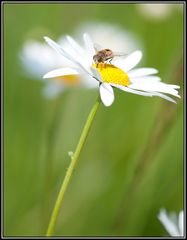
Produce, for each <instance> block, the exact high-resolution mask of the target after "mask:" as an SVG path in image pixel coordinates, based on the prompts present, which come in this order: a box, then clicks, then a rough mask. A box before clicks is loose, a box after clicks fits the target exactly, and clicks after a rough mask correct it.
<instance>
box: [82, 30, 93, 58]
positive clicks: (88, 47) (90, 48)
mask: <svg viewBox="0 0 187 240" xmlns="http://www.w3.org/2000/svg"><path fill="white" fill-rule="evenodd" d="M83 38H84V43H85V47H86V50H87V51H88V53H89V55H90V56H91V57H92V58H93V55H95V49H94V44H93V42H92V40H91V38H90V36H89V35H88V34H86V33H84V35H83Z"/></svg>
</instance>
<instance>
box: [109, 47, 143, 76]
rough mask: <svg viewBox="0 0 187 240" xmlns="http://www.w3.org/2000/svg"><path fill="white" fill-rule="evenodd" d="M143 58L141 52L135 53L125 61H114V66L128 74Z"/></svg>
mask: <svg viewBox="0 0 187 240" xmlns="http://www.w3.org/2000/svg"><path fill="white" fill-rule="evenodd" d="M141 58H142V52H141V51H135V52H133V53H131V54H129V55H128V56H127V57H126V58H125V59H122V58H117V59H115V58H114V59H113V60H112V64H114V65H115V66H116V67H118V68H121V69H122V70H123V71H124V72H128V71H129V70H131V69H132V68H133V67H135V66H136V65H137V64H138V63H139V61H140V60H141Z"/></svg>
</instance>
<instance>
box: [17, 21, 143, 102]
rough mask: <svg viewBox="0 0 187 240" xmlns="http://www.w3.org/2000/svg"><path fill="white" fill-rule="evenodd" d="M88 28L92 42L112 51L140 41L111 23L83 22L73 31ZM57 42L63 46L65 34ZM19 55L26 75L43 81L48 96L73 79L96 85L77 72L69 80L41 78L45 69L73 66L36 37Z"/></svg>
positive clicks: (80, 83) (78, 32)
mask: <svg viewBox="0 0 187 240" xmlns="http://www.w3.org/2000/svg"><path fill="white" fill-rule="evenodd" d="M87 31H88V33H89V34H90V35H91V37H92V38H93V39H94V42H95V43H100V44H101V45H103V46H104V47H105V48H110V49H113V51H120V52H124V53H129V52H131V51H133V50H135V49H136V48H137V47H140V41H138V40H137V39H138V37H137V36H135V35H134V34H132V33H129V32H128V31H126V30H125V31H124V30H123V29H122V28H120V27H118V26H117V25H114V24H109V23H100V22H92V23H87V24H82V25H80V26H79V27H78V28H77V30H76V31H75V34H74V35H75V36H77V37H78V36H81V37H82V32H87ZM106 40H107V41H106ZM57 42H58V44H59V45H62V46H63V47H65V48H66V45H67V41H66V39H65V37H64V36H62V37H60V38H59V40H58V41H57ZM141 48H142V46H141ZM20 57H21V60H22V64H23V67H24V68H25V70H26V73H27V77H28V76H29V77H30V78H32V79H36V80H38V79H39V80H42V81H44V85H45V86H44V88H43V94H44V96H45V97H47V98H54V97H56V96H58V94H59V93H61V92H62V91H64V89H66V88H67V87H69V86H72V82H73V83H74V84H73V86H83V87H86V88H87V87H89V88H95V87H96V84H95V82H93V81H85V79H82V78H79V79H76V76H74V79H73V76H71V80H72V79H73V80H74V81H67V79H65V78H61V80H60V79H59V78H58V79H56V78H54V79H50V80H49V79H45V80H44V79H43V78H42V76H43V75H44V74H45V73H46V72H49V71H50V70H52V69H56V68H60V67H67V66H68V67H71V66H72V63H71V61H69V60H68V59H67V58H65V57H64V56H62V55H58V54H56V53H55V51H53V49H51V48H50V47H49V46H47V45H46V44H45V43H40V42H37V41H28V42H25V44H24V46H23V48H22V50H21V53H20ZM69 79H70V78H69ZM75 83H76V84H75Z"/></svg>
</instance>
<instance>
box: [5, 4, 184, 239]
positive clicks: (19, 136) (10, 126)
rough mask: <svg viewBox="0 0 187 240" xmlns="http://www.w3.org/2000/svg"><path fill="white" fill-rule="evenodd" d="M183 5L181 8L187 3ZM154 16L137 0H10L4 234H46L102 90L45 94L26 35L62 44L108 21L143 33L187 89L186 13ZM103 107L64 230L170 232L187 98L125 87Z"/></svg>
mask: <svg viewBox="0 0 187 240" xmlns="http://www.w3.org/2000/svg"><path fill="white" fill-rule="evenodd" d="M180 7H181V9H179V8H180ZM182 7H183V6H182V5H181V4H180V6H179V5H178V6H176V5H173V8H172V10H171V12H170V14H169V15H168V16H167V17H166V18H164V19H159V20H155V19H151V18H148V17H147V18H146V17H145V16H143V15H142V14H140V12H139V11H138V6H137V4H72V3H70V4H13V3H11V4H10V3H9V4H8V3H4V5H3V12H4V236H44V235H45V232H46V229H47V225H48V221H49V218H50V214H51V211H52V208H53V205H54V201H55V199H56V197H57V193H58V191H59V188H60V185H61V182H62V180H63V178H64V175H65V172H66V169H67V167H68V165H69V162H70V158H69V156H68V151H74V149H75V147H76V144H77V141H78V139H79V136H80V133H81V130H82V128H83V126H84V123H85V121H86V118H87V115H88V113H89V111H90V108H91V107H92V105H93V103H94V101H95V99H96V97H97V95H98V90H96V89H95V90H90V91H85V90H81V89H80V90H78V89H72V90H71V89H70V90H68V91H66V92H65V93H63V94H62V95H61V96H60V97H59V98H56V99H54V100H46V99H45V98H43V96H42V95H41V90H42V88H43V82H40V81H32V80H31V79H30V78H29V76H28V77H27V76H26V75H24V74H23V68H22V66H21V63H20V59H19V57H18V55H19V51H20V49H21V48H22V46H23V44H24V42H25V40H28V39H29V38H32V39H35V40H38V41H41V42H44V41H43V36H44V35H47V36H50V37H51V38H53V39H54V40H55V39H56V38H58V37H59V36H61V35H63V34H66V33H68V34H71V33H72V32H73V30H75V29H76V27H77V26H78V25H79V24H81V23H84V22H85V23H86V22H87V21H94V20H96V21H101V22H102V21H104V22H109V23H115V24H117V25H119V26H120V27H122V28H123V27H124V28H125V29H127V30H129V31H131V32H134V33H135V34H136V35H137V36H139V38H140V39H141V40H142V42H143V44H144V47H145V52H146V55H145V56H144V58H143V61H142V62H141V63H140V66H148V67H155V68H157V69H159V75H160V76H161V77H162V80H163V81H164V82H168V83H169V82H170V83H174V84H175V83H176V84H178V85H180V86H181V90H180V95H182V91H183V72H182V69H183V68H182V67H183V10H182ZM115 96H116V100H115V102H114V104H113V105H112V106H111V107H109V108H106V107H104V106H103V105H101V106H100V108H99V111H98V113H97V115H96V118H95V120H94V123H93V126H92V129H91V132H90V134H89V136H88V139H87V142H86V144H85V146H84V149H83V151H82V153H81V156H80V159H79V161H78V164H77V167H76V170H75V172H74V174H73V178H72V179H71V182H70V185H69V188H68V191H67V192H66V195H65V200H64V204H63V206H62V208H61V212H60V216H59V217H58V222H57V225H56V228H55V235H56V236H167V235H168V234H167V232H166V231H165V230H164V228H163V226H162V225H161V223H160V222H159V220H158V219H157V214H158V212H159V210H160V208H162V207H164V208H166V209H167V210H168V211H176V212H179V211H180V210H181V209H183V178H184V176H183V97H182V98H181V99H177V104H176V105H175V104H173V103H170V102H166V101H165V100H163V99H160V98H146V97H142V96H137V95H133V94H130V93H125V92H122V91H120V90H115Z"/></svg>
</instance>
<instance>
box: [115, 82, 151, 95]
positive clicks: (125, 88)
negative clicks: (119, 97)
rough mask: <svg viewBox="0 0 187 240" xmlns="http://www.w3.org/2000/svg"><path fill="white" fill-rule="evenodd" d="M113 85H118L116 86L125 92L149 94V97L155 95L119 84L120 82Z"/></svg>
mask: <svg viewBox="0 0 187 240" xmlns="http://www.w3.org/2000/svg"><path fill="white" fill-rule="evenodd" d="M111 85H112V86H114V87H116V88H119V89H121V90H123V91H125V92H130V93H134V94H138V95H142V96H147V97H152V96H153V94H152V93H147V92H142V91H137V90H134V89H130V88H128V87H125V86H121V85H118V84H111Z"/></svg>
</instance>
